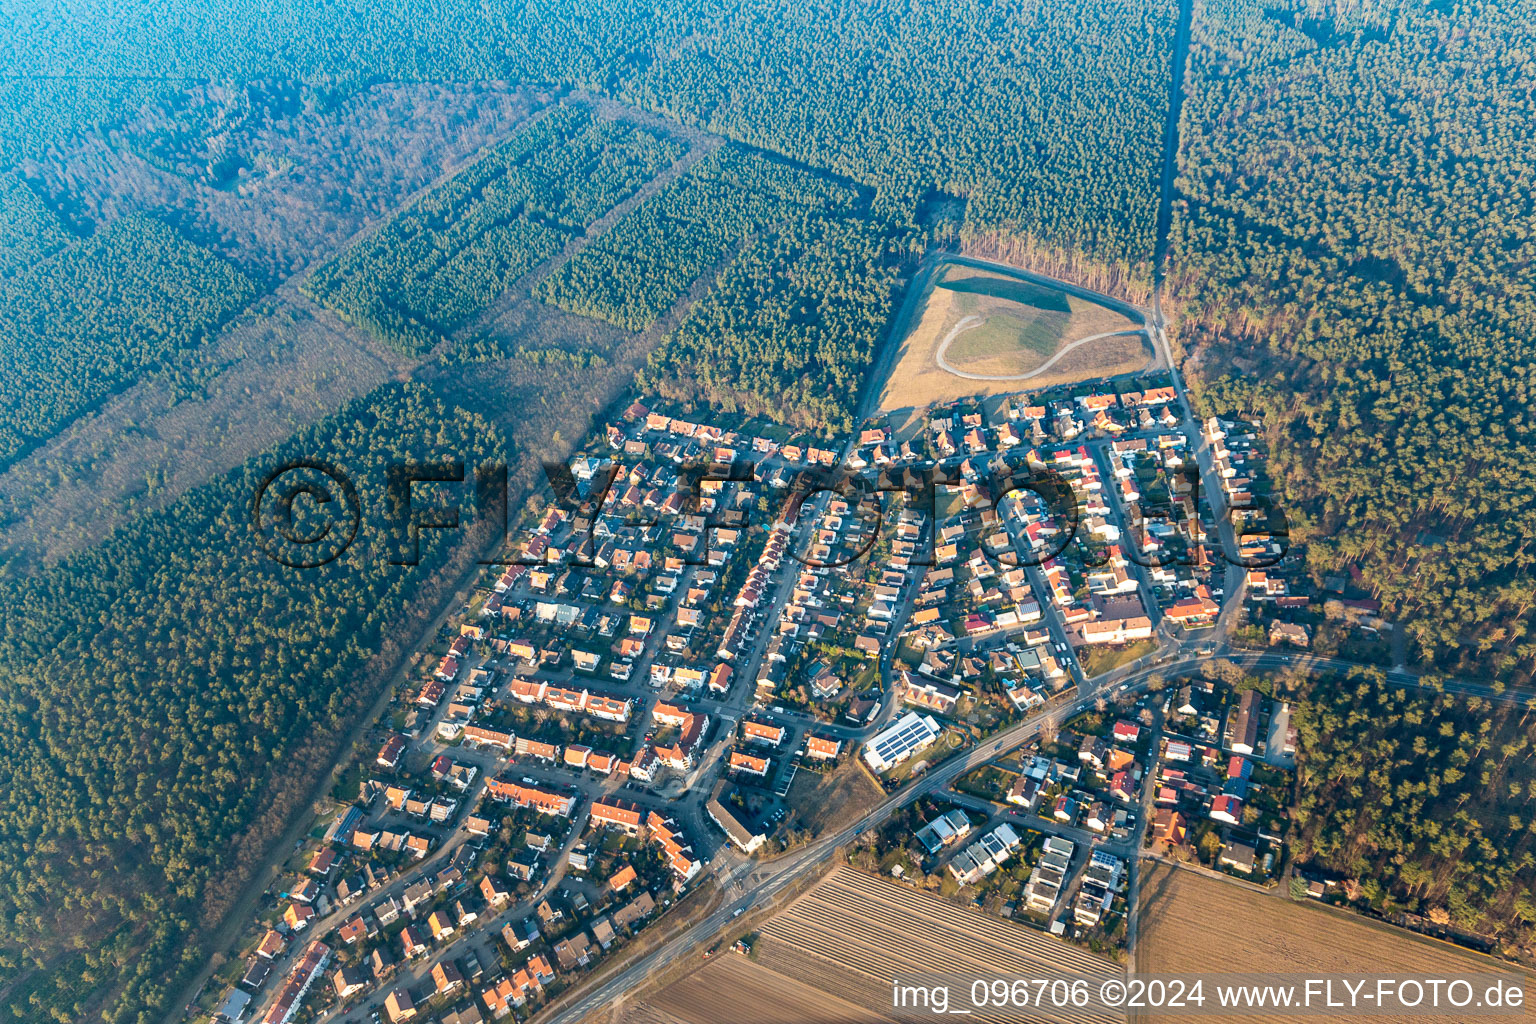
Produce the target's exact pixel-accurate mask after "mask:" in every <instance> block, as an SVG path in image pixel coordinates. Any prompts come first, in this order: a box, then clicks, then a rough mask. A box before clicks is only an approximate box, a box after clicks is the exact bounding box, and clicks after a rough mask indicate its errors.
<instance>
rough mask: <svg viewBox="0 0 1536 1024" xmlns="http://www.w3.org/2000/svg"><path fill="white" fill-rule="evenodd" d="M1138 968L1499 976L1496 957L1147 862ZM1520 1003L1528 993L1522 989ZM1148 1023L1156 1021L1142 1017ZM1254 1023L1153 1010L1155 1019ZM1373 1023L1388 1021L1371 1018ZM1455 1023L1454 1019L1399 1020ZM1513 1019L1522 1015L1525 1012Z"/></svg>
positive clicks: (1502, 967) (1161, 1023)
mask: <svg viewBox="0 0 1536 1024" xmlns="http://www.w3.org/2000/svg"><path fill="white" fill-rule="evenodd" d="M1139 912H1140V914H1141V934H1140V938H1139V941H1138V942H1137V945H1136V969H1137V971H1139V972H1141V973H1144V974H1145V973H1152V974H1179V973H1184V974H1199V973H1205V974H1229V973H1245V972H1256V973H1257V972H1279V973H1292V974H1312V975H1320V974H1357V975H1383V974H1397V975H1414V974H1417V975H1420V976H1426V977H1445V976H1447V975H1448V974H1451V973H1454V972H1461V973H1473V972H1483V973H1489V972H1495V973H1496V972H1502V971H1506V970H1509V968H1508V965H1506V964H1504V963H1503V962H1502V961H1497V960H1493V959H1490V958H1488V957H1483V956H1479V955H1477V954H1476V953H1472V952H1469V951H1467V950H1463V949H1460V948H1458V947H1456V946H1451V945H1448V944H1446V943H1443V942H1439V941H1436V940H1434V939H1428V938H1423V937H1420V936H1416V935H1413V934H1411V933H1409V932H1406V931H1402V930H1399V929H1396V928H1391V927H1389V926H1387V925H1381V924H1376V923H1374V922H1371V921H1368V920H1366V919H1364V918H1358V917H1352V916H1350V915H1347V914H1343V913H1336V912H1332V911H1328V910H1325V909H1323V908H1322V907H1321V906H1317V905H1313V904H1311V903H1310V902H1309V903H1297V902H1293V901H1292V900H1290V899H1288V898H1286V897H1285V896H1284V895H1277V894H1275V893H1267V892H1260V891H1258V890H1256V889H1250V888H1248V887H1246V886H1243V885H1238V884H1233V883H1230V882H1225V881H1222V880H1220V879H1216V878H1211V877H1209V876H1206V875H1203V874H1199V873H1197V872H1194V871H1188V870H1183V869H1180V868H1175V867H1172V866H1171V865H1167V864H1156V865H1149V866H1148V869H1147V871H1146V875H1145V877H1144V878H1143V880H1142V884H1141V905H1140V910H1139ZM1526 992H1527V1003H1529V997H1530V995H1531V994H1532V992H1533V990H1532V988H1531V986H1530V985H1529V984H1528V985H1527V988H1526ZM1143 1019H1146V1020H1152V1019H1154V1018H1143ZM1237 1019H1245V1020H1246V1019H1252V1018H1238V1017H1222V1016H1210V1015H1205V1016H1190V1017H1179V1016H1176V1015H1164V1014H1159V1015H1158V1016H1157V1017H1156V1018H1155V1020H1156V1021H1157V1024H1180V1022H1182V1021H1184V1020H1188V1021H1190V1022H1195V1021H1220V1020H1237ZM1375 1019H1377V1020H1381V1021H1389V1020H1393V1019H1394V1018H1390V1017H1377V1018H1375ZM1401 1019H1403V1020H1412V1021H1415V1022H1424V1024H1434V1022H1444V1024H1455V1022H1457V1021H1458V1020H1460V1019H1461V1018H1458V1017H1455V1016H1414V1017H1411V1018H1406V1017H1405V1018H1401ZM1520 1019H1529V1015H1527V1016H1525V1017H1522V1018H1520Z"/></svg>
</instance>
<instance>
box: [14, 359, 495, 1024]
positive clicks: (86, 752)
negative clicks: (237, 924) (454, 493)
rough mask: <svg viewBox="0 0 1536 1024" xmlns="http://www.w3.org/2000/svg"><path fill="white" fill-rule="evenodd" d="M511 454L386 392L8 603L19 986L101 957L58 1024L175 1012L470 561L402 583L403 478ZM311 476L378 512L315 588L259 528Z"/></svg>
mask: <svg viewBox="0 0 1536 1024" xmlns="http://www.w3.org/2000/svg"><path fill="white" fill-rule="evenodd" d="M492 453H494V454H497V455H500V456H503V457H505V456H506V455H507V454H508V452H507V451H506V448H505V446H504V445H503V444H501V443H500V442H499V441H498V440H497V435H496V431H495V430H494V428H492V427H491V426H490V425H489V424H487V423H485V422H484V421H482V420H479V419H478V418H476V417H473V416H471V415H469V414H467V413H463V412H461V411H459V410H456V409H452V408H448V407H445V406H443V405H442V404H441V403H440V402H439V401H438V400H437V399H435V398H433V397H432V396H431V395H430V393H429V392H427V391H426V390H425V389H423V388H421V387H420V386H418V385H405V384H390V385H386V386H385V387H384V388H382V389H380V390H379V391H377V392H375V393H373V394H372V395H370V396H367V397H365V398H363V399H360V400H358V401H357V402H356V403H354V404H353V405H351V406H350V407H348V408H346V409H344V410H342V411H341V412H340V413H338V414H337V415H336V416H334V417H332V418H331V419H329V420H327V421H325V422H324V423H322V424H320V425H318V426H316V427H314V428H311V429H308V430H305V431H302V432H300V433H299V434H296V435H295V436H294V437H293V438H291V439H290V440H289V441H288V442H285V443H284V444H283V445H281V446H280V448H279V450H277V451H274V452H272V453H270V454H269V455H268V456H265V457H258V458H256V459H253V460H251V462H250V463H249V464H247V465H246V466H244V467H242V468H240V469H237V470H235V471H233V472H231V473H230V474H228V475H227V476H224V477H222V478H219V479H216V480H214V481H212V482H210V483H208V484H207V485H205V486H203V487H201V488H199V489H197V490H194V491H192V492H189V493H188V494H187V495H186V496H184V497H183V498H182V499H180V500H179V501H177V502H176V503H175V504H174V505H172V506H171V507H169V508H167V509H165V510H164V511H162V512H156V513H151V514H148V515H145V516H142V517H140V518H138V519H136V520H134V521H132V522H131V523H130V524H129V525H127V526H125V527H124V528H122V529H120V530H118V531H117V532H115V533H113V534H112V535H111V536H110V537H109V538H108V539H107V540H106V541H104V542H103V543H102V544H101V545H100V546H99V547H97V548H95V549H92V550H90V551H86V552H83V553H81V554H79V555H77V556H75V557H73V558H71V559H69V560H68V561H66V562H64V563H63V564H61V565H59V566H58V567H56V568H54V569H52V570H49V571H46V572H43V573H41V574H39V575H36V576H32V577H28V578H25V579H22V580H18V581H12V582H8V583H6V584H4V585H3V586H0V602H3V604H4V606H5V608H6V614H5V615H4V616H0V676H3V678H4V679H5V680H6V685H5V686H4V687H3V688H0V775H3V777H4V778H5V779H6V785H5V786H4V787H0V968H3V970H4V972H5V973H6V974H9V973H10V972H11V971H12V970H13V969H16V968H18V967H20V966H22V965H24V964H26V963H27V960H28V959H29V957H30V955H31V954H34V953H37V954H43V953H46V952H47V951H48V950H50V949H56V948H58V946H57V939H58V937H59V936H74V937H75V938H76V939H77V940H78V941H79V942H80V943H83V945H79V946H77V947H76V948H78V949H79V950H80V951H79V952H78V953H72V954H71V955H70V959H69V962H68V964H67V965H65V966H63V967H58V968H57V969H55V970H53V971H51V972H50V974H49V978H48V982H47V984H46V985H45V986H44V989H43V991H42V992H41V993H40V994H38V995H37V999H38V1000H40V1004H39V1005H40V1008H42V1009H44V1010H46V1011H48V1012H49V1013H51V1014H52V1016H53V1017H54V1018H55V1019H57V1020H60V1021H80V1020H84V1019H86V1015H85V1012H84V1010H85V1008H84V1007H82V1006H79V1005H76V1004H75V1000H76V999H77V998H80V997H81V996H82V995H84V994H87V993H89V992H90V990H91V989H92V988H94V987H95V986H96V985H98V984H102V983H106V984H108V985H112V986H118V989H117V995H118V998H117V999H116V1000H114V1003H113V1007H112V1009H111V1010H110V1012H108V1014H107V1018H106V1019H108V1020H111V1021H132V1020H138V1019H144V1018H141V1017H139V1016H138V1013H139V1010H140V1009H142V1008H146V1007H155V1006H162V1005H163V1000H164V999H165V998H166V997H167V995H168V994H169V993H170V991H171V987H170V986H171V984H172V982H173V981H174V978H173V977H172V972H171V970H170V969H171V968H173V967H174V965H175V964H176V962H177V960H176V958H177V957H178V956H182V957H183V962H188V960H189V959H190V958H192V957H195V954H196V950H195V949H190V948H189V949H186V950H183V949H182V948H181V947H182V944H183V943H184V942H185V941H186V940H187V938H188V936H189V931H190V929H191V928H192V927H193V926H194V925H195V924H207V923H208V922H207V921H206V920H204V919H203V911H204V910H205V909H206V908H207V907H209V906H210V905H214V906H222V905H225V904H226V901H227V900H228V899H229V897H230V893H229V892H226V891H215V890H214V889H212V888H211V887H212V886H214V885H215V884H217V885H220V886H229V885H231V884H233V882H234V881H238V879H239V878H240V876H241V874H242V872H249V871H250V870H251V865H252V864H253V863H254V859H255V858H259V857H260V856H261V853H262V850H263V848H264V843H265V842H266V841H270V838H271V836H270V835H265V836H263V835H261V834H258V833H253V832H251V831H247V827H248V826H250V825H251V824H252V823H253V822H254V821H256V819H257V818H258V816H259V815H261V814H262V813H264V811H265V810H266V809H267V808H268V807H269V806H271V805H272V804H273V802H274V801H284V800H286V801H287V802H288V803H289V804H290V805H291V804H292V800H293V799H294V798H295V797H297V798H300V799H302V794H303V793H304V792H306V791H307V789H308V787H309V785H310V784H311V782H312V780H313V778H314V777H315V775H316V774H317V773H318V772H319V771H320V770H322V769H323V764H324V761H323V758H325V757H327V756H329V755H328V753H327V743H328V742H333V737H334V736H335V735H336V734H337V732H338V730H339V729H340V727H341V726H342V725H343V724H345V723H347V722H349V721H350V720H351V719H352V718H353V717H354V716H355V715H356V714H357V713H358V710H359V702H360V701H362V700H363V699H364V698H366V697H367V696H368V683H369V682H370V679H369V674H370V672H377V671H379V669H377V668H374V667H370V662H371V661H373V660H374V659H376V658H377V657H378V656H380V654H381V652H388V651H390V650H394V654H393V655H392V656H398V653H399V651H398V650H395V648H397V647H398V644H399V642H400V637H398V636H396V634H395V633H394V632H393V631H392V630H387V629H386V627H387V626H388V625H390V624H393V625H394V626H395V627H396V628H398V626H399V624H400V617H401V615H402V613H403V612H404V610H405V609H406V607H407V604H408V602H409V601H410V599H411V598H412V596H413V594H414V593H415V592H416V591H417V589H418V587H419V586H420V585H421V583H422V580H423V578H424V575H425V574H427V573H428V572H430V569H429V568H428V567H429V566H431V565H432V564H433V559H435V558H437V557H438V556H439V555H440V554H441V553H442V548H444V547H446V546H447V545H448V544H449V543H451V542H455V541H457V540H460V539H461V538H462V535H460V534H442V533H439V532H437V531H429V533H428V534H426V535H424V536H423V541H422V543H423V552H424V559H425V561H424V564H423V566H422V567H420V568H417V569H412V570H403V569H401V568H399V567H393V566H390V565H388V564H386V556H387V554H388V551H389V548H388V546H387V544H388V538H387V534H386V529H385V527H384V524H383V522H382V521H381V517H382V515H383V508H384V500H383V488H384V479H385V477H384V467H385V465H386V463H387V462H388V461H390V460H392V459H395V458H400V457H407V456H412V457H416V458H443V457H453V456H457V457H463V458H466V459H470V460H471V461H474V460H476V459H478V458H480V457H484V456H488V455H490V454H492ZM288 456H307V457H320V458H326V459H329V460H331V461H333V462H334V463H335V464H337V465H339V466H341V467H343V468H344V470H345V471H346V472H347V473H348V475H349V476H350V477H351V479H352V481H353V483H354V484H355V485H356V486H357V488H358V491H359V494H360V499H361V503H362V509H363V520H362V524H361V527H360V529H359V531H358V539H357V542H356V543H355V544H354V545H353V546H352V548H350V549H349V550H348V551H347V552H346V553H345V554H344V555H343V556H342V557H341V558H340V559H339V560H337V561H336V562H333V563H332V564H330V565H328V566H325V567H323V568H321V569H317V570H313V571H309V572H304V571H298V570H293V569H287V568H284V567H283V566H281V565H279V564H278V563H276V562H274V561H272V560H270V559H268V558H267V557H266V556H265V555H264V554H262V553H261V552H260V551H259V550H257V548H256V544H255V540H254V538H253V535H252V532H251V524H250V521H249V518H248V513H247V509H248V507H249V504H250V501H251V496H252V494H253V493H254V492H255V489H256V487H257V485H258V483H259V480H260V478H261V477H262V476H263V474H264V473H265V472H266V471H267V470H269V469H270V468H271V467H273V466H275V465H277V464H278V463H279V462H280V460H281V459H283V458H285V457H288ZM386 660H387V659H386ZM288 812H289V813H291V806H290V807H289V808H288ZM234 869H239V870H234ZM231 874H232V875H233V881H232V878H231ZM17 1009H21V1007H20V1006H18V1007H17Z"/></svg>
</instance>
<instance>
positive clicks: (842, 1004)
mask: <svg viewBox="0 0 1536 1024" xmlns="http://www.w3.org/2000/svg"><path fill="white" fill-rule="evenodd" d="M892 1020H893V1018H891V1017H888V1016H884V1015H882V1014H879V1013H875V1012H873V1011H871V1010H868V1009H866V1008H864V1007H862V1006H856V1005H854V1004H853V1003H850V1002H848V1001H846V1000H844V999H840V998H839V997H837V996H836V995H833V994H831V993H829V992H824V991H822V990H821V989H818V988H815V987H814V986H812V985H808V984H806V983H805V982H802V981H800V980H798V979H795V978H787V977H785V976H784V975H782V974H777V973H775V972H773V971H771V970H769V969H768V968H766V967H763V966H761V965H760V964H757V963H754V962H752V961H751V960H748V959H747V958H746V957H744V956H739V955H735V954H731V953H721V954H719V955H718V956H717V957H716V959H715V960H714V961H713V962H711V963H709V964H707V965H706V966H705V967H704V968H703V969H701V970H698V971H695V972H693V973H692V974H690V975H689V976H688V977H686V978H684V979H682V980H681V981H679V982H676V983H675V984H672V985H668V986H667V987H666V988H664V989H662V990H661V991H660V992H658V993H657V994H656V995H655V996H654V997H652V998H651V999H648V1000H646V1001H645V1002H643V1003H640V1004H638V1005H636V1006H634V1007H632V1008H631V1009H629V1010H628V1011H627V1012H624V1013H623V1014H621V1015H620V1016H619V1017H618V1018H617V1020H616V1022H615V1024H721V1022H724V1021H729V1022H731V1024H790V1022H802V1021H803V1022H806V1024H884V1022H888V1021H892Z"/></svg>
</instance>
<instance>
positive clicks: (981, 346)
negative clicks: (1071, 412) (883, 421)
mask: <svg viewBox="0 0 1536 1024" xmlns="http://www.w3.org/2000/svg"><path fill="white" fill-rule="evenodd" d="M914 287H916V288H919V289H921V291H920V293H919V295H918V296H917V304H916V306H915V307H914V308H913V310H912V322H911V325H910V327H909V326H907V325H898V328H897V329H898V330H905V331H906V334H905V337H904V338H903V340H902V341H901V343H900V348H899V349H898V351H897V354H896V358H897V360H898V361H897V364H896V367H895V369H894V371H893V372H892V373H891V377H890V380H889V382H888V383H887V384H886V387H885V392H884V394H883V395H882V398H881V407H882V408H885V409H901V408H908V407H913V406H924V405H928V404H929V403H931V402H937V401H949V400H951V399H955V398H961V397H965V396H969V395H992V394H1001V393H1004V392H1009V391H1017V390H1019V389H1020V388H1024V387H1029V388H1037V387H1050V386H1054V385H1058V384H1065V383H1069V382H1071V381H1074V380H1081V379H1083V378H1085V377H1101V376H1108V375H1112V374H1116V373H1129V372H1134V371H1136V370H1140V369H1142V368H1143V367H1144V366H1145V365H1146V362H1147V359H1148V356H1149V353H1148V350H1147V347H1146V342H1145V341H1144V340H1143V336H1142V335H1139V334H1137V333H1135V332H1137V331H1138V330H1139V329H1140V327H1141V324H1140V323H1138V322H1137V321H1135V320H1133V319H1131V318H1130V317H1129V316H1127V315H1125V314H1124V313H1121V312H1119V311H1118V310H1114V309H1110V308H1108V307H1106V306H1101V305H1098V304H1097V303H1093V302H1089V301H1087V300H1085V299H1081V298H1078V297H1077V296H1075V295H1070V294H1068V293H1067V292H1064V291H1061V290H1058V289H1055V288H1051V287H1048V286H1045V285H1042V284H1038V283H1036V282H1034V281H1030V280H1026V279H1025V278H1024V277H1022V276H1013V275H1009V274H1006V273H1003V272H1000V271H993V270H986V269H982V268H979V267H974V266H969V265H966V264H963V263H950V262H945V263H940V264H939V265H938V266H936V267H935V268H934V270H933V271H932V273H931V274H930V275H928V276H927V277H926V279H920V280H919V281H918V282H917V283H916V284H914ZM1122 332H1128V333H1122ZM1088 339H1092V340H1088ZM966 374H974V375H976V376H975V377H967V376H965V375H966ZM986 378H1001V379H986Z"/></svg>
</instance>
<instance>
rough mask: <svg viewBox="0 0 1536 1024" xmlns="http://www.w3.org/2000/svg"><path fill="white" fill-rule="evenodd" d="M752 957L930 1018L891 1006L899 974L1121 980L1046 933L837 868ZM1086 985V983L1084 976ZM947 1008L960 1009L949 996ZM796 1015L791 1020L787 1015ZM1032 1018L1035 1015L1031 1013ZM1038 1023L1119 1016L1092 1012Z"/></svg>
mask: <svg viewBox="0 0 1536 1024" xmlns="http://www.w3.org/2000/svg"><path fill="white" fill-rule="evenodd" d="M757 955H758V962H759V963H760V964H761V965H762V966H764V967H767V968H768V969H770V970H772V971H774V972H775V973H777V974H780V975H783V976H784V977H787V978H795V979H798V980H800V981H801V982H804V983H808V984H811V985H814V986H815V987H816V988H818V989H821V990H822V991H825V992H832V993H836V994H837V995H839V996H840V997H841V998H843V999H845V1000H848V1001H849V1002H851V1003H854V1004H856V1005H858V1006H860V1007H863V1008H864V1009H865V1010H868V1011H870V1012H871V1013H874V1014H881V1015H884V1016H887V1017H895V1018H896V1019H898V1020H908V1019H910V1020H923V1019H926V1020H932V1019H933V1012H932V1011H931V1010H929V1009H927V1008H920V1009H916V1010H914V1009H912V1008H907V1009H904V1010H897V1009H895V1008H894V1007H892V1006H891V1002H892V997H891V984H892V981H893V980H895V979H896V978H905V979H909V980H910V979H915V978H918V977H923V976H930V977H931V976H933V975H935V974H938V973H940V972H943V973H945V974H950V975H956V976H961V977H969V978H976V977H998V976H1002V975H1019V976H1025V977H1034V976H1039V975H1040V974H1041V973H1042V972H1051V973H1050V974H1049V975H1046V976H1054V975H1058V974H1073V975H1085V976H1088V977H1090V978H1108V977H1112V976H1118V974H1119V968H1118V967H1117V966H1116V965H1115V964H1112V963H1110V962H1109V961H1107V960H1103V959H1100V958H1099V957H1097V956H1094V955H1093V954H1091V953H1089V952H1087V951H1086V950H1083V949H1079V948H1077V947H1075V946H1070V945H1067V944H1066V943H1064V942H1061V941H1059V940H1057V939H1055V938H1053V937H1051V936H1049V935H1046V934H1044V933H1043V932H1038V931H1035V930H1033V929H1029V928H1025V927H1022V926H1020V925H1015V924H1010V923H1008V922H1006V921H1003V920H1000V919H997V918H993V917H987V916H984V915H982V914H979V913H977V912H975V911H972V910H970V909H968V908H964V907H959V906H956V905H954V904H952V903H948V902H945V901H944V900H940V899H938V898H937V897H934V896H930V895H928V894H926V893H922V892H918V891H917V890H915V889H910V888H907V887H905V886H901V885H896V884H894V883H892V882H888V881H885V880H884V879H880V878H875V877H874V876H871V875H866V874H864V873H862V872H858V871H855V870H853V869H851V868H839V869H838V870H836V871H834V872H833V873H832V874H831V875H829V876H828V877H827V878H826V879H825V880H824V881H823V882H822V883H821V884H820V885H818V886H816V888H814V889H812V890H811V891H810V892H808V893H806V894H805V895H804V896H802V897H800V899H798V900H796V901H795V902H794V903H793V904H791V905H790V906H789V907H788V908H787V909H786V910H785V912H784V913H782V914H780V915H779V916H777V917H775V918H774V919H773V920H772V921H770V922H769V923H768V924H767V925H765V926H764V927H763V928H762V930H761V932H760V933H759V940H758V946H757ZM1090 984H1092V982H1090ZM951 1005H952V1006H954V1005H957V1004H956V1003H955V1002H953V1001H952V1003H951ZM970 1017H971V1019H974V1020H998V1021H1004V1020H1017V1019H1018V1017H1019V1014H1018V1012H1017V1011H1013V1012H1011V1013H1001V1014H998V1013H989V1012H987V1011H985V1010H976V1011H975V1012H973V1013H972V1014H971V1015H970ZM791 1019H793V1018H791ZM1030 1019H1032V1020H1033V1019H1036V1018H1035V1017H1034V1015H1033V1011H1031V1014H1030ZM1039 1019H1044V1020H1066V1021H1078V1020H1082V1021H1091V1020H1104V1021H1110V1020H1118V1019H1119V1018H1118V1017H1114V1016H1104V1015H1102V1014H1095V1013H1093V1012H1090V1011H1076V1012H1075V1013H1074V1012H1073V1011H1063V1013H1062V1014H1061V1015H1059V1016H1058V1015H1047V1016H1045V1017H1041V1018H1039Z"/></svg>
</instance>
